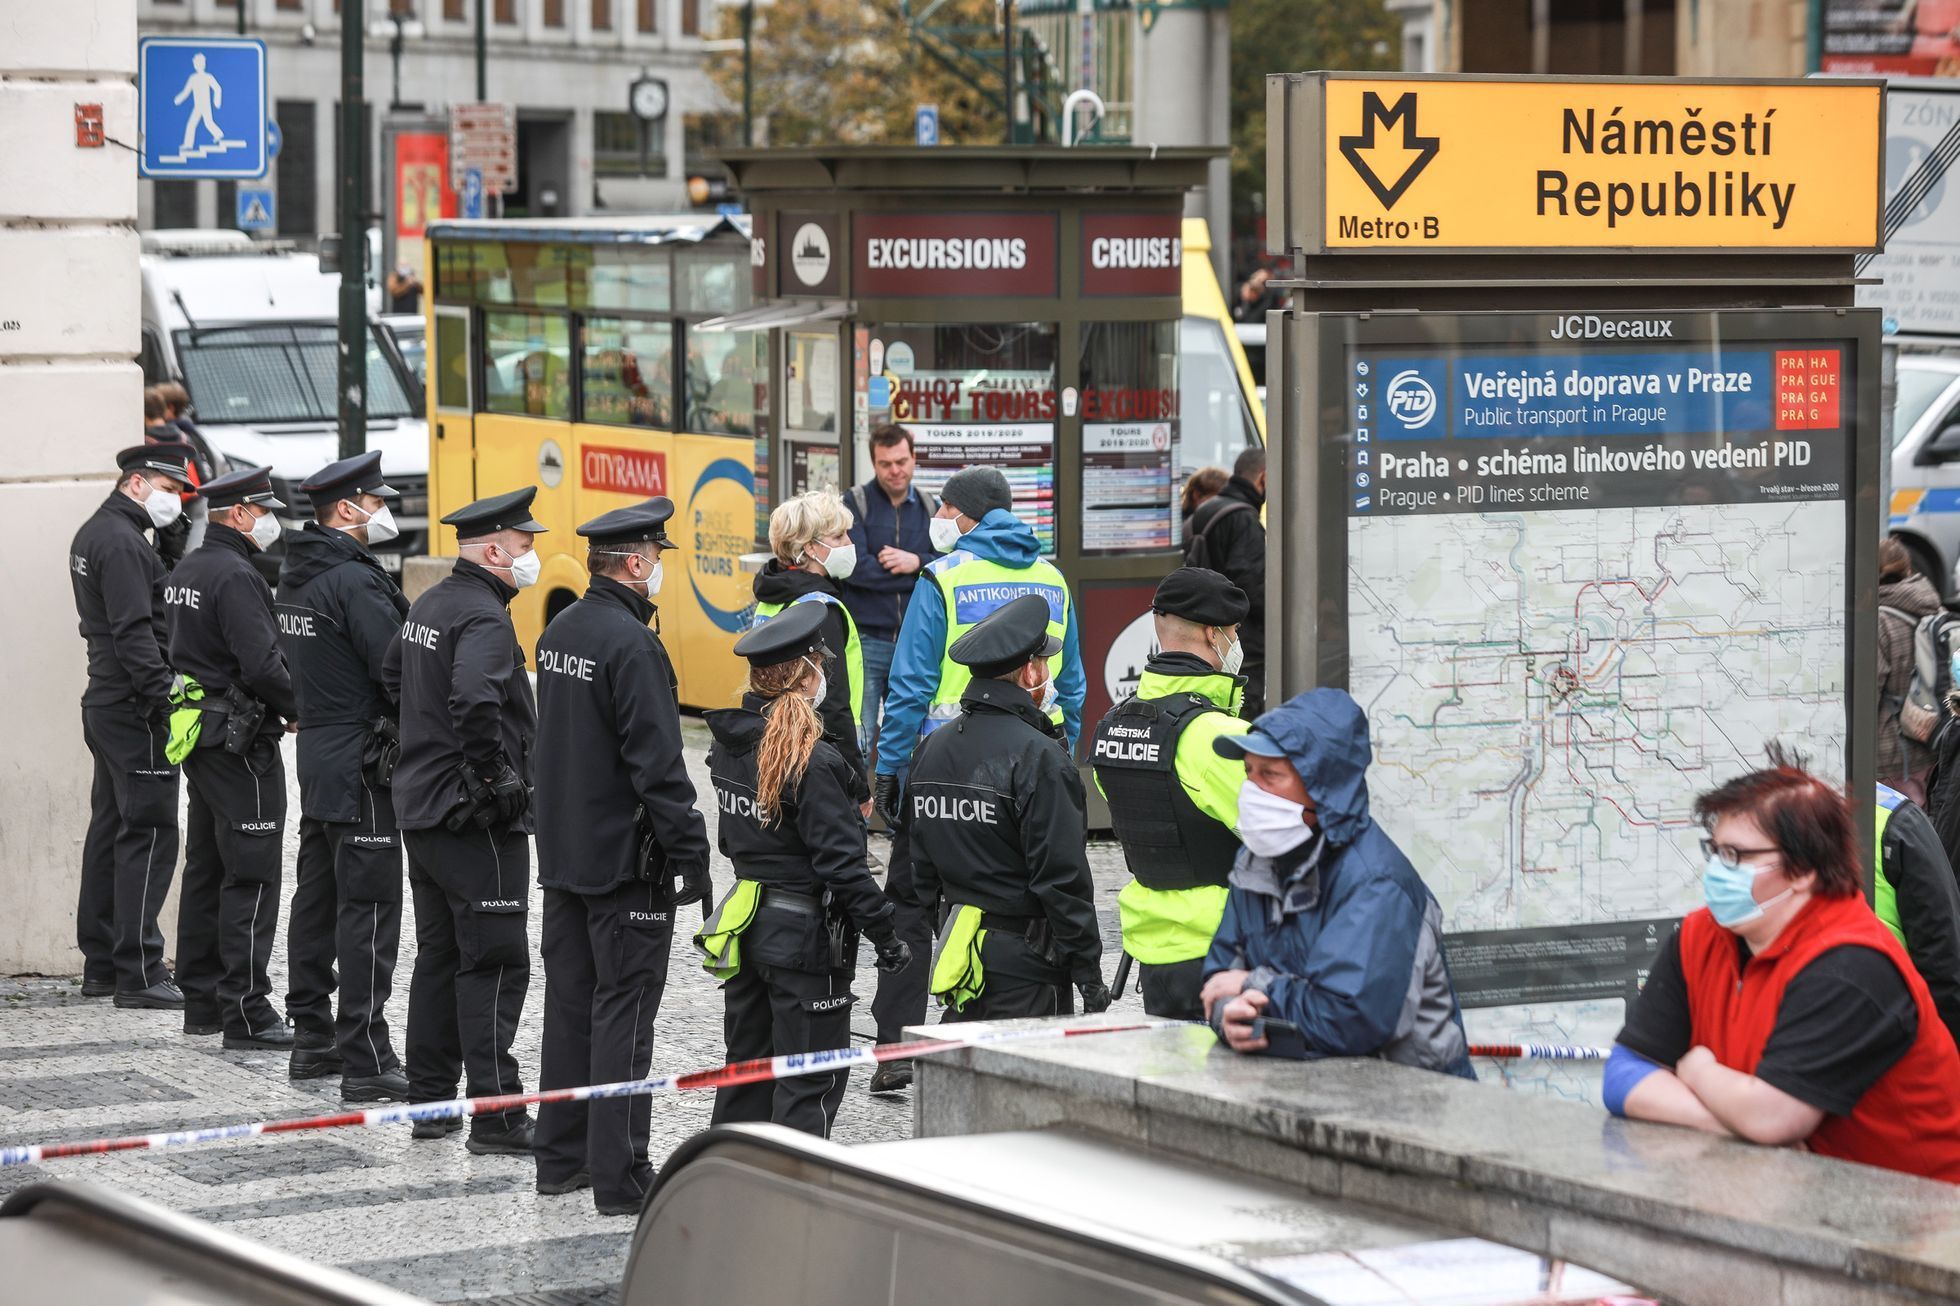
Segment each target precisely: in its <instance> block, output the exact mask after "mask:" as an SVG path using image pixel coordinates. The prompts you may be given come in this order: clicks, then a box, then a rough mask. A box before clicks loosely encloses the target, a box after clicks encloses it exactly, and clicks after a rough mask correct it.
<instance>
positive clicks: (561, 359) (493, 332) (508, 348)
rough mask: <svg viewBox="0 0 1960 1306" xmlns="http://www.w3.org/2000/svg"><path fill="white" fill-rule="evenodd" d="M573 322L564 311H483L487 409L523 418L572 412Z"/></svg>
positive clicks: (554, 415)
mask: <svg viewBox="0 0 1960 1306" xmlns="http://www.w3.org/2000/svg"><path fill="white" fill-rule="evenodd" d="M571 376H572V324H571V319H570V318H568V317H566V316H564V315H563V314H560V313H506V312H499V311H496V310H492V311H489V312H486V313H485V314H484V315H483V409H484V411H485V412H490V413H515V414H517V415H519V416H521V417H552V418H557V419H559V420H561V421H563V420H565V419H567V418H569V417H570V416H571V415H572V393H571Z"/></svg>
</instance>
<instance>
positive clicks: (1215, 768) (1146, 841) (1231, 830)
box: [1089, 567, 1251, 1020]
mask: <svg viewBox="0 0 1960 1306" xmlns="http://www.w3.org/2000/svg"><path fill="white" fill-rule="evenodd" d="M1150 608H1151V614H1152V621H1153V623H1154V627H1155V631H1156V636H1157V651H1156V652H1155V653H1154V654H1152V655H1151V658H1150V660H1149V661H1148V662H1146V663H1145V664H1144V668H1143V676H1142V678H1141V679H1140V680H1139V681H1138V682H1137V692H1136V693H1135V695H1134V696H1132V697H1130V698H1127V699H1125V700H1124V701H1123V702H1121V703H1118V704H1116V705H1115V706H1114V707H1112V708H1111V709H1110V710H1109V712H1108V714H1107V715H1106V716H1104V717H1103V719H1102V720H1101V721H1100V722H1099V723H1097V725H1096V731H1095V741H1094V743H1093V745H1092V746H1091V748H1090V750H1089V757H1090V760H1091V761H1092V762H1094V764H1095V768H1096V784H1097V786H1098V787H1099V788H1100V789H1101V790H1102V791H1103V796H1104V797H1106V798H1107V799H1108V800H1109V817H1110V823H1111V824H1112V825H1114V826H1115V827H1116V838H1117V840H1118V841H1119V842H1120V843H1121V844H1122V845H1123V858H1124V860H1125V861H1127V862H1128V863H1129V867H1130V874H1131V875H1132V876H1134V877H1135V878H1134V879H1133V880H1132V881H1131V882H1130V883H1129V884H1127V885H1125V886H1123V892H1122V893H1121V894H1120V895H1118V897H1117V899H1116V906H1117V911H1118V913H1119V915H1120V916H1121V918H1122V922H1123V945H1124V948H1125V949H1126V950H1127V951H1128V953H1129V955H1130V956H1131V957H1133V958H1135V959H1136V962H1137V964H1138V967H1139V968H1140V970H1141V976H1140V980H1141V983H1140V984H1139V987H1140V988H1141V989H1142V990H1143V1009H1144V1010H1145V1011H1147V1012H1149V1013H1150V1014H1151V1015H1153V1016H1162V1017H1165V1018H1167V1019H1172V1020H1203V1019H1204V1018H1205V1008H1204V1003H1203V1002H1202V1001H1200V999H1199V994H1200V990H1201V989H1202V988H1203V981H1204V965H1205V955H1206V954H1207V953H1208V952H1210V951H1211V940H1212V936H1213V935H1214V934H1216V933H1217V932H1218V924H1219V921H1220V920H1221V919H1222V918H1223V917H1224V915H1225V896H1226V893H1225V880H1226V877H1227V876H1228V875H1229V874H1230V873H1231V870H1232V863H1233V861H1234V860H1235V859H1236V858H1237V857H1238V853H1239V836H1238V835H1237V833H1235V830H1236V827H1237V826H1238V820H1239V789H1240V787H1241V786H1242V785H1243V784H1244V782H1245V766H1244V764H1243V763H1242V762H1240V761H1238V760H1237V759H1234V758H1228V757H1220V756H1219V755H1218V753H1217V751H1216V750H1215V749H1213V748H1212V742H1213V741H1214V740H1216V739H1218V738H1219V737H1220V736H1222V735H1228V734H1243V733H1244V732H1245V730H1246V729H1247V725H1246V722H1245V721H1244V720H1243V719H1242V718H1240V717H1238V716H1237V715H1235V713H1236V712H1237V711H1238V709H1239V706H1240V704H1241V702H1242V701H1243V699H1244V695H1245V680H1244V678H1243V677H1242V676H1240V675H1239V674H1238V664H1239V663H1240V662H1241V660H1242V659H1243V658H1244V656H1245V655H1244V651H1243V648H1244V646H1243V645H1242V644H1241V643H1240V642H1239V639H1238V628H1239V623H1241V622H1242V621H1244V620H1245V617H1246V613H1247V612H1248V611H1250V608H1251V603H1250V600H1248V599H1247V598H1246V594H1245V591H1244V590H1242V589H1240V588H1239V587H1238V586H1237V585H1234V584H1233V583H1232V582H1231V581H1230V580H1228V579H1226V578H1225V577H1224V576H1222V575H1220V574H1219V573H1218V572H1215V571H1208V570H1206V569H1204V568H1202V567H1179V568H1178V569H1177V570H1176V571H1173V572H1172V573H1171V574H1170V575H1168V576H1166V577H1164V579H1163V582H1162V583H1161V584H1160V585H1158V586H1157V593H1156V596H1155V597H1154V598H1152V599H1151V602H1150Z"/></svg>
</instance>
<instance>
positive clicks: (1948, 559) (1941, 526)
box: [1887, 351, 1960, 598]
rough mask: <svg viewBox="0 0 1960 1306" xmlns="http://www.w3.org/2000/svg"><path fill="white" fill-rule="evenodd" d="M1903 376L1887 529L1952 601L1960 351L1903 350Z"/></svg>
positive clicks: (1895, 413) (1958, 508) (1957, 526)
mask: <svg viewBox="0 0 1960 1306" xmlns="http://www.w3.org/2000/svg"><path fill="white" fill-rule="evenodd" d="M1897 375H1898V397H1897V398H1896V399H1895V400H1894V401H1893V405H1892V504H1891V508H1892V511H1891V519H1890V521H1889V522H1888V523H1887V524H1888V527H1889V529H1890V530H1891V532H1892V534H1894V535H1896V536H1898V537H1899V540H1900V542H1901V543H1903V544H1904V545H1905V546H1906V550H1907V552H1909V553H1910V554H1911V555H1912V560H1913V566H1914V569H1915V570H1917V571H1918V572H1919V573H1920V574H1922V575H1924V576H1925V577H1926V578H1927V579H1928V580H1930V581H1932V582H1933V584H1934V585H1935V586H1936V587H1937V588H1938V589H1939V592H1940V594H1941V596H1942V597H1945V598H1952V597H1954V584H1953V563H1954V558H1955V556H1956V555H1960V351H1946V352H1938V353H1902V354H1900V355H1899V361H1898V372H1897Z"/></svg>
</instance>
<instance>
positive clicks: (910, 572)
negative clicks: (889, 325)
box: [842, 425, 939, 752]
mask: <svg viewBox="0 0 1960 1306" xmlns="http://www.w3.org/2000/svg"><path fill="white" fill-rule="evenodd" d="M915 466H916V462H915V460H914V458H913V456H912V433H911V432H910V431H908V430H906V429H905V428H904V427H902V426H897V425H892V426H881V427H879V428H878V429H877V430H875V431H873V432H872V433H871V467H872V471H873V473H874V475H873V476H872V478H871V479H870V480H868V481H866V482H865V483H864V484H863V485H860V486H857V487H855V488H854V489H852V490H851V492H850V493H849V494H848V495H846V496H845V505H846V506H847V507H849V508H850V510H851V543H852V544H854V545H856V546H857V566H856V568H855V569H853V570H852V572H851V574H850V577H849V578H848V579H847V580H845V581H844V583H843V587H842V588H843V593H844V606H845V607H847V608H849V609H850V610H851V617H852V619H853V620H855V621H856V622H857V628H858V642H859V643H860V644H861V645H862V646H863V648H864V684H862V685H860V686H858V690H859V692H860V693H861V694H862V696H863V704H864V711H863V720H864V730H863V738H861V739H860V740H859V741H858V742H859V746H860V747H861V748H862V749H863V750H864V751H866V752H869V751H870V748H871V741H872V739H873V738H874V737H876V735H877V733H878V709H879V707H880V706H881V705H882V704H883V703H884V701H885V682H886V681H887V680H888V679H890V677H891V670H892V650H893V649H895V648H897V647H898V630H899V627H900V626H902V625H903V624H904V623H905V604H906V601H907V600H908V599H910V598H911V596H912V590H913V588H914V587H915V586H916V585H917V584H918V578H919V573H920V571H922V570H923V569H924V568H925V565H926V564H927V563H929V562H931V561H933V560H934V559H935V558H937V557H938V556H939V550H937V549H935V548H933V547H932V532H931V522H932V518H933V515H934V514H935V513H937V512H938V511H939V499H938V498H937V497H936V496H935V495H932V494H928V493H926V492H925V491H923V490H920V489H919V488H918V487H916V486H914V485H913V484H912V472H913V470H914V468H915Z"/></svg>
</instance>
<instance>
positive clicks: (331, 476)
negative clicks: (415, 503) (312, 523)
mask: <svg viewBox="0 0 1960 1306" xmlns="http://www.w3.org/2000/svg"><path fill="white" fill-rule="evenodd" d="M299 488H300V489H302V490H304V491H306V494H307V497H308V498H310V499H312V500H313V502H314V503H332V502H334V501H335V500H336V499H351V498H353V497H354V496H356V495H360V494H373V495H378V496H380V497H381V498H383V499H399V498H400V497H401V493H400V491H398V490H396V489H395V488H394V487H393V486H391V485H389V484H388V483H387V482H386V481H384V480H382V479H381V451H380V450H379V449H370V450H368V451H367V452H366V453H357V454H355V455H354V456H353V457H352V458H342V459H341V460H340V461H339V462H337V463H328V464H327V465H326V466H325V467H322V468H321V469H320V470H319V471H317V472H315V473H313V475H311V476H309V477H307V478H306V479H305V480H303V481H301V482H300V483H299Z"/></svg>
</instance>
